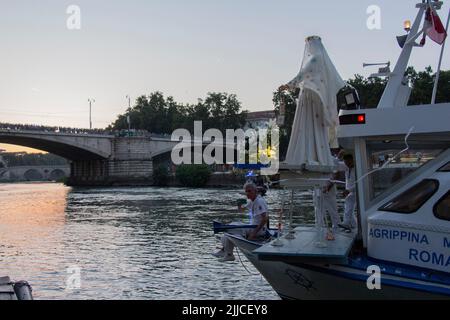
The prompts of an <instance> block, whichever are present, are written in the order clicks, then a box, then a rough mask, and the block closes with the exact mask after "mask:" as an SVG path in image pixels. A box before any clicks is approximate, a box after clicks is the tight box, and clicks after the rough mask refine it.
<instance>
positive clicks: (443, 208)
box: [433, 191, 450, 221]
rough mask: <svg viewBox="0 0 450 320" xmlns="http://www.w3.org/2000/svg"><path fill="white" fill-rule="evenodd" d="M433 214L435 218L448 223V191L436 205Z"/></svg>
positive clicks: (449, 212)
mask: <svg viewBox="0 0 450 320" xmlns="http://www.w3.org/2000/svg"><path fill="white" fill-rule="evenodd" d="M433 212H434V215H435V216H436V218H438V219H441V220H447V221H450V191H449V192H447V194H446V195H445V196H443V197H442V198H441V199H440V200H439V201H438V202H437V203H436V205H435V206H434V210H433Z"/></svg>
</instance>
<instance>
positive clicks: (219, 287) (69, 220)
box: [0, 183, 312, 300]
mask: <svg viewBox="0 0 450 320" xmlns="http://www.w3.org/2000/svg"><path fill="white" fill-rule="evenodd" d="M287 197H288V194H287V193H286V192H284V191H280V190H270V191H269V192H268V196H267V197H266V199H267V202H268V204H269V208H271V210H272V213H271V222H272V225H275V221H276V218H277V214H276V211H277V210H278V209H279V208H280V207H281V202H282V199H285V200H287ZM242 198H245V196H244V195H243V193H242V191H241V190H238V189H230V190H224V189H184V188H153V187H145V188H141V187H138V188H128V187H127V188H79V189H78V188H69V187H66V186H64V185H62V184H54V183H29V184H0V276H5V275H8V276H10V277H11V278H12V279H13V280H22V279H24V280H27V281H28V282H29V283H30V284H31V285H32V287H33V295H34V297H35V299H153V300H157V299H177V300H180V299H181V300H184V299H200V300H202V299H255V300H258V299H268V300H271V299H279V297H278V296H277V294H276V293H275V292H274V291H273V289H272V288H271V287H270V285H269V284H268V283H267V282H266V281H265V279H264V278H263V277H261V275H260V274H259V273H258V272H257V270H256V269H255V268H254V267H253V266H252V265H251V264H250V263H249V262H248V261H247V260H246V258H245V257H244V256H243V255H242V253H241V254H240V255H237V254H235V255H236V258H237V259H236V261H235V262H228V263H220V262H218V261H217V258H215V257H213V256H212V255H211V253H212V252H215V251H216V250H217V248H218V246H219V241H218V240H217V239H216V237H215V236H214V235H213V232H212V221H213V220H219V221H223V222H230V221H244V222H246V221H248V220H246V219H247V217H246V215H245V214H238V213H237V210H236V203H237V199H242ZM299 201H300V203H301V204H300V206H301V207H303V209H302V210H300V211H302V212H303V213H302V217H303V216H305V218H302V217H300V218H297V220H300V221H303V220H304V221H311V218H312V213H311V201H310V199H309V197H307V196H306V195H300V196H299ZM241 261H242V262H241ZM242 264H244V265H245V267H246V268H244V266H243V265H242ZM77 274H79V275H80V277H79V279H80V280H79V281H78V280H77V279H78V278H77V277H76V276H77Z"/></svg>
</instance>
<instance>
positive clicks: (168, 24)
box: [0, 0, 450, 148]
mask: <svg viewBox="0 0 450 320" xmlns="http://www.w3.org/2000/svg"><path fill="white" fill-rule="evenodd" d="M417 2H420V1H415V0H396V1H392V0H370V1H366V0H344V1H335V0H323V1H303V0H221V1H219V0H189V1H186V0H183V1H182V0H127V1H125V0H121V1H119V0H70V1H65V0H40V1H32V0H14V1H13V0H8V1H6V0H0V30H1V31H0V46H1V47H2V50H0V70H1V72H0V122H10V123H31V124H42V125H50V126H70V127H89V104H88V99H89V98H93V99H95V103H94V104H93V106H92V122H93V126H94V127H100V128H101V127H105V126H107V125H108V124H110V123H111V122H113V121H114V120H115V118H116V117H117V115H118V114H121V113H123V112H124V111H125V110H126V108H127V106H128V102H127V99H126V96H127V95H129V96H131V97H132V100H133V101H134V99H136V98H137V97H138V96H140V95H145V94H149V93H151V92H154V91H161V92H163V93H164V94H165V95H166V96H173V97H174V98H175V100H176V101H178V102H182V103H195V102H196V101H197V99H198V98H204V97H205V96H206V95H207V93H208V92H215V91H219V92H228V93H234V94H236V95H237V97H238V99H239V100H240V101H241V102H242V106H243V108H244V109H246V110H249V111H260V110H269V109H272V108H273V104H272V93H273V91H275V90H276V88H278V87H279V86H280V85H281V84H284V83H286V82H288V81H289V80H291V79H292V78H293V77H294V76H295V75H296V74H297V73H298V70H299V68H300V65H301V60H302V56H303V50H304V43H305V38H306V37H307V36H310V35H318V36H320V37H321V38H322V41H323V43H324V45H325V47H326V49H327V51H328V54H329V55H330V57H331V59H332V61H333V62H334V63H335V65H336V68H337V70H338V71H339V72H340V74H341V76H342V78H344V79H348V78H350V77H353V75H354V74H362V75H365V76H368V75H369V74H370V73H371V72H375V71H376V69H373V68H372V69H370V68H365V69H363V67H362V65H363V63H364V62H387V61H391V63H392V64H394V63H395V62H396V60H397V58H398V55H399V54H400V48H399V47H398V44H397V42H396V39H395V36H397V35H402V34H405V31H404V30H403V21H404V20H406V19H410V20H414V18H415V16H416V13H417V9H415V6H414V5H415V3H417ZM444 2H445V3H444V7H443V10H441V11H440V12H439V13H440V16H441V19H442V20H443V22H444V23H445V22H446V20H447V15H448V12H449V7H450V4H449V1H447V0H445V1H444ZM71 5H76V6H78V7H79V9H80V29H75V30H71V29H69V28H68V27H67V23H68V20H69V22H71V21H74V20H72V18H74V15H73V14H72V12H70V13H67V10H68V8H69V6H71ZM371 5H376V6H378V7H379V8H380V10H381V11H380V13H381V20H380V22H381V29H379V30H378V29H375V30H369V28H368V27H367V20H368V19H369V16H370V14H368V13H367V9H368V7H369V6H371ZM440 48H441V47H440V46H439V45H437V44H435V43H433V42H432V41H431V40H428V42H427V45H426V46H425V47H424V48H420V49H416V50H415V51H414V52H413V55H412V58H411V60H410V65H412V66H414V67H415V68H416V70H423V69H424V68H425V67H426V66H428V65H431V66H432V68H433V69H434V70H435V69H436V66H437V62H438V57H439V53H440ZM448 50H450V49H448ZM448 50H447V52H446V53H445V55H444V60H443V69H450V59H449V54H448ZM4 147H5V145H0V148H4Z"/></svg>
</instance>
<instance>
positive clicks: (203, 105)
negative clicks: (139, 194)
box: [107, 91, 248, 134]
mask: <svg viewBox="0 0 450 320" xmlns="http://www.w3.org/2000/svg"><path fill="white" fill-rule="evenodd" d="M247 113H248V112H247V111H246V110H242V104H241V102H240V101H239V100H238V99H237V97H236V95H235V94H228V93H222V92H212V93H208V95H207V96H206V98H205V99H198V102H197V103H196V104H183V103H178V102H176V101H175V99H174V98H173V97H170V96H169V97H164V95H163V93H161V92H159V91H157V92H153V93H151V94H150V95H148V96H140V97H139V98H137V99H136V104H135V105H134V106H133V107H130V108H128V109H127V111H126V113H125V114H122V115H119V116H118V118H117V119H116V121H115V122H114V123H112V124H111V125H110V126H109V127H108V128H107V129H109V130H126V129H128V119H129V121H130V123H131V128H132V129H140V130H147V131H149V132H153V133H160V134H172V132H173V131H174V130H176V129H180V128H184V129H187V130H189V131H190V132H193V130H194V121H202V122H203V130H204V131H205V130H208V129H210V128H216V129H219V130H221V131H222V132H225V130H226V129H238V128H242V127H243V126H244V125H245V121H246V118H247Z"/></svg>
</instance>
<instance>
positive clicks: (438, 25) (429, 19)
mask: <svg viewBox="0 0 450 320" xmlns="http://www.w3.org/2000/svg"><path fill="white" fill-rule="evenodd" d="M423 30H424V35H423V39H422V42H421V44H422V45H424V44H425V37H426V36H428V37H430V39H431V40H433V41H434V42H436V43H438V44H443V43H444V41H445V38H446V37H447V32H446V31H445V28H444V25H443V24H442V22H441V19H440V18H439V16H438V14H437V13H436V11H435V10H434V9H433V8H432V7H431V6H430V7H429V8H428V9H427V12H426V14H425V24H424V26H423Z"/></svg>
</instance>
